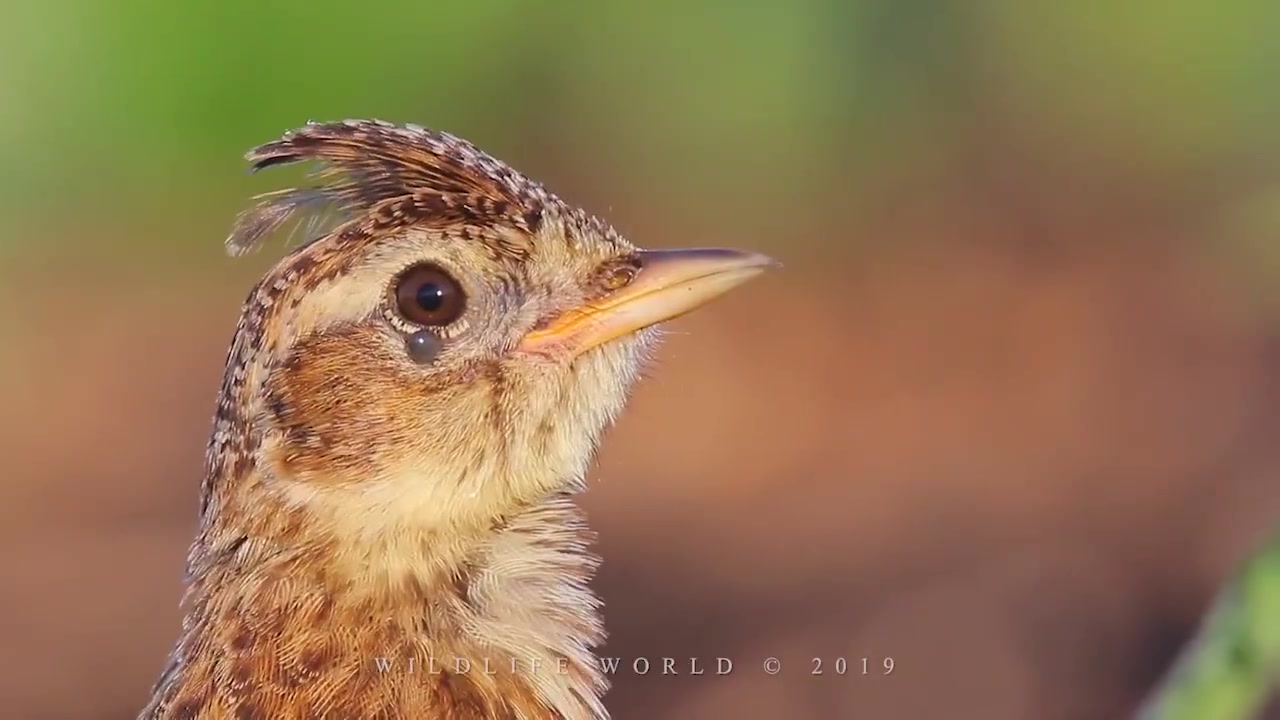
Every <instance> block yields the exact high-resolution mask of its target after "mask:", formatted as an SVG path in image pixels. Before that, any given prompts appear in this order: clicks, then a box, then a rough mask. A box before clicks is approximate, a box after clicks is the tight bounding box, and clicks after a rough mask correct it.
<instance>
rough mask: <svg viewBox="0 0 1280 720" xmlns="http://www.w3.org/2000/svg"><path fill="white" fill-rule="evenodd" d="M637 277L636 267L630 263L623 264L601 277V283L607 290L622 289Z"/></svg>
mask: <svg viewBox="0 0 1280 720" xmlns="http://www.w3.org/2000/svg"><path fill="white" fill-rule="evenodd" d="M635 279H636V268H634V267H631V266H629V265H623V266H620V267H616V268H613V269H611V270H609V271H608V272H606V273H605V274H604V276H603V277H601V278H600V285H601V286H602V287H603V288H604V289H605V290H608V291H610V292H612V291H614V290H621V289H622V288H624V287H626V286H628V285H630V284H631V281H632V280H635Z"/></svg>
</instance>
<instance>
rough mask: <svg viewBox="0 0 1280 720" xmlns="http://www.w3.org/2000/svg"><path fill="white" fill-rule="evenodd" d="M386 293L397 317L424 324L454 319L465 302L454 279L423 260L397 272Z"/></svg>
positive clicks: (459, 314)
mask: <svg viewBox="0 0 1280 720" xmlns="http://www.w3.org/2000/svg"><path fill="white" fill-rule="evenodd" d="M390 293H391V301H392V302H394V303H395V308H396V310H397V311H398V312H399V314H400V316H401V317H403V318H404V319H405V320H407V321H409V322H410V323H412V324H414V325H421V326H425V327H444V326H446V325H449V324H450V323H453V322H455V321H457V319H458V318H459V317H461V316H462V311H463V310H464V309H465V308H466V304H467V298H466V296H465V295H464V294H463V292H462V288H461V287H460V286H459V285H458V281H457V280H455V279H454V278H453V277H452V276H451V275H449V274H448V273H447V272H445V271H444V270H443V269H442V268H440V267H437V266H435V265H431V264H427V263H423V264H421V265H416V266H414V267H411V268H409V269H408V270H406V271H404V272H403V273H401V275H400V276H399V277H398V278H396V282H395V284H394V285H392V286H391V288H390Z"/></svg>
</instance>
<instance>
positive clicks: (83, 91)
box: [0, 0, 1280, 720]
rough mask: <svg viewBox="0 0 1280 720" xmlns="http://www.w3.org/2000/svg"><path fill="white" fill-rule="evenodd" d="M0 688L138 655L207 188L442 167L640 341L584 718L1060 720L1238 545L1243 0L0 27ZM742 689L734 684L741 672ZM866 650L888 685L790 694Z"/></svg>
mask: <svg viewBox="0 0 1280 720" xmlns="http://www.w3.org/2000/svg"><path fill="white" fill-rule="evenodd" d="M0 19H2V22H0V320H3V323H4V325H3V326H4V328H5V329H6V333H5V338H4V340H3V341H0V389H3V390H4V395H3V397H4V398H5V402H4V403H3V408H4V409H3V410H0V457H3V458H4V459H5V460H6V461H7V462H6V465H5V469H4V475H3V480H4V482H3V486H2V489H0V520H2V522H0V563H3V567H4V568H5V569H6V570H5V573H6V575H7V578H6V581H5V587H6V590H5V592H4V593H3V595H0V628H3V629H4V632H3V635H4V637H5V642H4V643H0V696H3V697H4V698H6V705H7V707H8V708H9V709H8V713H9V714H10V716H12V717H22V718H102V719H104V720H106V719H114V718H128V717H133V713H135V712H136V711H137V709H138V708H139V707H140V706H141V703H142V702H143V701H144V698H145V696H146V693H147V691H148V689H149V687H150V684H151V682H153V681H154V679H155V677H156V676H157V674H158V673H159V671H160V669H161V668H162V666H163V662H164V656H165V653H166V652H167V651H168V649H169V647H170V643H171V642H172V640H173V638H174V637H176V633H177V627H178V626H177V623H178V610H177V601H178V598H179V594H180V586H179V578H180V575H181V568H182V558H183V555H184V553H185V548H186V543H187V542H189V540H190V537H191V533H192V531H193V529H194V523H195V509H196V492H197V486H198V476H199V471H200V464H201V459H202V448H203V442H204V439H205V437H206V436H207V432H208V427H209V426H208V423H209V420H208V418H209V414H210V412H211V410H212V407H213V399H214V398H213V395H214V392H215V391H216V388H217V383H218V378H219V375H220V372H221V362H222V360H223V357H224V353H225V345H226V342H227V341H228V339H229V338H230V334H231V330H232V327H233V326H234V322H235V317H236V313H237V312H238V307H239V303H240V301H241V299H242V298H243V296H244V294H245V292H247V288H248V286H249V284H250V283H251V282H252V280H253V279H254V278H255V277H256V276H257V275H258V274H259V273H261V272H262V271H263V270H264V269H265V268H266V267H267V266H268V265H269V263H271V262H272V260H273V258H274V257H275V256H276V253H278V251H279V248H278V246H276V247H273V248H271V249H269V250H268V251H266V252H263V253H258V254H255V255H252V256H250V257H249V258H247V259H242V260H237V261H232V260H230V259H228V258H226V256H225V254H224V252H223V248H222V240H223V238H224V237H225V233H226V232H227V230H228V229H229V227H230V223H231V220H232V218H233V217H234V215H235V213H236V212H238V211H239V210H240V209H242V208H244V207H245V206H246V205H247V203H248V198H249V197H250V196H251V195H252V194H255V193H258V192H263V191H266V190H270V189H274V188H277V187H281V186H283V184H284V183H285V182H287V181H288V180H289V179H290V177H291V176H290V175H289V174H288V172H287V171H284V172H272V173H265V174H263V175H262V176H255V177H250V176H248V175H247V174H246V173H245V169H246V166H245V163H244V161H243V159H242V154H243V153H244V152H245V151H246V150H247V149H249V148H250V147H251V146H253V145H256V144H259V143H262V142H266V141H268V140H271V139H274V138H275V137H277V136H278V135H280V134H281V133H282V132H283V131H285V130H287V129H289V128H291V127H295V126H298V125H301V124H302V123H304V122H306V121H307V120H309V119H315V120H334V119H342V118H347V117H377V118H382V119H386V120H391V121H396V122H415V123H419V124H423V125H426V126H428V127H433V128H437V129H443V130H448V131H450V132H453V133H455V134H458V135H461V136H463V137H466V138H468V139H470V140H472V141H473V142H475V143H476V144H478V145H479V146H481V147H483V148H485V149H487V150H488V151H490V152H491V153H492V154H494V155H496V156H497V157H500V158H502V159H504V160H507V161H508V162H510V163H511V164H513V165H514V166H516V167H518V168H520V169H521V170H523V171H525V172H526V173H527V174H529V175H531V176H533V177H535V178H537V179H540V180H542V181H543V182H544V183H545V184H547V185H548V186H550V187H551V188H552V189H554V190H556V191H557V192H559V193H560V194H561V195H563V196H564V197H566V199H568V200H570V201H572V202H575V203H578V204H581V205H583V206H585V207H587V208H588V209H590V210H591V211H593V212H596V213H598V214H600V215H602V216H604V217H606V218H608V219H609V220H610V221H611V222H613V223H614V224H615V225H616V226H617V227H618V228H619V229H620V230H621V231H622V232H624V233H625V234H627V235H628V236H629V237H630V238H631V239H633V240H634V241H635V242H637V243H638V244H640V245H647V246H677V245H704V244H706V245H734V246H742V247H749V248H754V249H758V250H762V251H766V252H769V253H771V254H774V255H776V256H777V257H779V258H781V259H782V260H783V261H784V262H785V263H786V266H787V270H786V272H785V273H781V274H779V275H778V276H777V277H774V278H769V279H767V280H766V281H762V282H761V283H760V284H759V285H752V286H750V287H749V289H748V290H744V291H743V292H742V294H741V295H735V296H733V297H731V298H728V299H726V300H724V301H722V302H721V303H720V304H718V305H717V306H716V307H715V309H714V310H708V311H706V312H704V313H702V314H700V315H698V316H695V317H691V318H689V319H688V320H682V321H680V323H679V326H678V328H677V329H678V330H680V331H681V332H679V333H678V334H677V335H676V336H675V337H674V338H673V339H672V340H671V341H670V342H669V343H668V346H667V348H666V350H665V351H664V352H663V353H662V359H661V362H660V365H659V367H658V368H657V369H656V370H655V371H654V372H653V373H652V375H653V377H652V378H651V379H650V380H649V381H647V382H646V383H645V384H644V385H643V386H642V387H641V388H640V390H639V392H638V393H637V396H636V398H635V401H634V402H633V406H632V409H631V411H630V412H628V413H627V415H626V417H624V419H623V421H622V423H621V425H620V427H619V428H617V429H616V431H614V432H613V433H612V434H611V436H610V437H609V439H608V440H607V441H606V445H605V448H604V450H603V452H602V456H601V459H600V467H599V468H598V471H597V472H596V473H595V476H596V477H598V478H599V479H600V480H601V482H599V483H597V484H596V485H595V486H594V487H593V489H592V491H591V492H589V493H588V494H587V496H586V497H585V498H584V503H585V504H586V506H587V507H588V510H589V512H590V514H591V518H592V523H593V525H594V527H595V528H596V529H597V530H598V531H599V532H600V533H601V542H600V546H599V550H600V551H601V552H602V554H604V555H605V557H606V562H605V565H604V567H603V569H602V571H601V576H600V582H599V585H598V586H599V588H600V589H601V591H602V593H603V594H604V596H605V599H606V602H607V603H608V606H607V607H608V612H607V616H606V617H607V621H608V624H609V627H610V629H611V633H612V635H611V636H612V640H611V642H610V646H609V648H608V650H607V652H608V653H610V654H617V655H622V656H626V657H634V656H640V655H645V656H648V657H663V656H676V657H689V656H692V655H698V656H710V657H714V656H729V657H733V658H735V664H737V666H738V667H740V668H742V670H741V671H739V672H735V673H734V674H731V675H730V676H727V677H723V678H708V677H701V678H697V677H694V678H689V677H682V678H669V677H668V678H664V677H655V676H649V677H639V676H622V677H619V678H617V681H616V688H615V690H614V691H613V692H612V693H611V694H610V696H609V698H608V704H609V705H610V707H611V708H612V710H613V712H614V714H615V717H617V718H621V719H623V720H625V719H626V718H635V717H645V718H654V717H663V718H666V717H671V718H685V717H719V716H729V717H744V718H746V717H761V718H769V717H815V718H826V717H847V716H855V715H856V716H858V717H886V718H932V717H937V716H939V715H940V714H944V713H945V714H946V715H947V716H948V717H955V718H963V717H974V718H983V719H985V720H1000V719H1001V718H1030V717H1035V718H1045V719H1047V720H1052V719H1054V718H1099V717H1121V716H1123V715H1124V714H1125V713H1127V712H1129V711H1130V710H1131V709H1132V708H1133V707H1135V706H1136V704H1137V702H1138V700H1139V699H1140V698H1141V696H1142V694H1143V693H1144V692H1145V691H1146V689H1147V688H1148V687H1150V685H1151V684H1152V683H1153V682H1154V681H1155V680H1156V679H1157V678H1158V677H1159V676H1160V675H1161V673H1162V672H1163V671H1164V669H1165V668H1166V667H1167V665H1168V663H1169V662H1170V659H1171V658H1172V657H1173V654H1174V653H1175V652H1176V650H1177V648H1178V647H1179V646H1180V644H1181V643H1182V642H1183V641H1184V640H1185V639H1186V637H1187V635H1188V633H1190V632H1191V630H1192V628H1193V627H1194V625H1195V622H1196V620H1197V618H1198V616H1199V613H1200V612H1201V611H1202V610H1203V608H1204V605H1205V603H1206V602H1207V601H1208V599H1209V597H1210V595H1211V593H1212V592H1213V589H1214V587H1215V586H1216V584H1217V583H1218V582H1219V581H1220V580H1221V579H1222V577H1223V576H1224V574H1225V573H1226V572H1228V570H1229V569H1230V568H1231V567H1232V566H1233V565H1234V564H1235V563H1237V562H1238V561H1239V560H1240V558H1242V557H1243V556H1244V555H1245V554H1246V553H1247V552H1248V550H1249V549H1250V548H1251V547H1253V546H1255V545H1257V544H1258V543H1259V542H1260V541H1261V539H1262V538H1263V537H1264V536H1265V535H1266V532H1267V530H1268V529H1269V528H1270V527H1271V526H1272V525H1273V524H1274V522H1275V520H1276V518H1277V517H1280V485H1278V484H1277V483H1276V480H1275V478H1276V477H1278V475H1277V473H1276V471H1277V470H1280V447H1277V446H1276V445H1275V443H1274V441H1273V439H1274V438H1275V437H1276V431H1277V430H1280V383H1277V382H1276V378H1277V377H1280V374H1278V373H1280V289H1278V287H1280V285H1278V281H1280V244H1278V243H1277V242H1276V238H1277V235H1278V234H1280V83H1277V82H1276V78H1275V75H1276V70H1277V68H1280V4H1277V3H1275V2H1274V1H1271V0H1226V1H1223V2H1217V3H1206V2H1192V1H1190V0H1163V1H1160V2H1157V1H1156V0H1130V1H1125V2H1115V3H1109V4H1103V3H1084V2H1081V3H1065V2H1058V3H1053V2H1017V1H1015V0H975V1H967V2H966V1H963V0H932V1H926V0H847V1H846V2H831V1H830V0H828V1H827V2H818V1H817V0H792V1H791V2H736V3H731V2H704V3H697V4H678V3H673V2H649V3H639V2H636V3H629V4H627V3H612V4H608V3H599V4H589V3H567V2H566V3H534V2H528V1H520V0H477V1H476V2H470V3H464V2H434V3H432V2H376V1H374V2H365V3H350V2H334V1H332V0H310V1H309V2H305V3H303V2H272V1H264V2H248V1H247V0H229V1H224V2H218V3H187V4H177V3H162V2H139V1H130V2H122V3H118V4H114V5H113V4H108V3H106V2H95V1H93V0H64V1H62V2H51V3H45V4H36V3H19V4H10V6H8V7H6V8H5V9H4V10H3V11H0ZM768 656H779V657H782V658H783V659H784V662H785V663H786V664H785V665H784V667H785V668H788V669H789V671H787V670H784V672H783V673H781V674H780V675H778V676H775V677H764V676H762V675H761V674H760V673H759V672H755V671H754V668H755V667H756V665H757V664H758V661H759V660H760V659H762V658H764V657H768ZM815 656H821V657H824V658H828V659H832V660H833V659H834V658H835V657H847V658H849V661H850V665H851V666H852V665H853V664H854V660H855V658H856V659H860V658H862V657H870V658H871V659H872V664H873V665H874V664H875V662H876V660H877V659H878V658H883V657H886V656H891V657H893V658H894V659H895V663H896V670H895V673H894V674H893V675H892V676H890V677H888V678H885V677H872V676H867V677H862V676H857V677H855V676H848V677H843V678H838V677H833V676H831V675H827V676H823V677H813V676H810V675H808V674H807V668H808V667H809V666H810V663H809V662H808V659H809V658H811V657H815Z"/></svg>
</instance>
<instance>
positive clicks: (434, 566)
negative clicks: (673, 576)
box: [141, 481, 608, 720]
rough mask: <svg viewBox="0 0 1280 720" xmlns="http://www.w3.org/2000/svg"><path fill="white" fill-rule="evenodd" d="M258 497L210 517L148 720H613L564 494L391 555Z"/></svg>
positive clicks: (396, 546)
mask: <svg viewBox="0 0 1280 720" xmlns="http://www.w3.org/2000/svg"><path fill="white" fill-rule="evenodd" d="M248 485H250V486H252V485H255V483H253V482H252V481H250V482H249V483H248ZM259 487H261V486H259ZM246 489H247V488H246ZM262 495H263V493H254V492H242V493H238V494H237V496H238V497H241V498H244V501H243V502H244V503H245V504H244V505H243V506H239V507H236V506H227V507H223V508H221V509H220V512H219V513H218V514H217V515H214V516H212V517H209V518H207V519H206V522H205V526H204V527H203V528H202V532H201V535H200V537H199V539H198V540H197V542H196V544H195V545H194V546H193V548H192V554H191V562H190V584H189V587H188V592H187V597H186V600H185V601H184V604H185V606H186V608H187V614H186V617H185V619H184V621H183V633H182V637H181V640H180V641H179V643H178V645H177V647H176V649H175V650H174V653H173V656H172V658H171V661H170V666H169V668H168V669H167V670H166V671H165V673H164V675H163V676H162V678H161V680H160V682H159V683H158V684H157V686H156V689H155V692H154V696H153V698H152V701H151V703H150V705H149V706H148V707H147V709H146V710H144V712H143V713H142V715H141V717H142V718H180V717H189V718H214V717H217V718H222V717H276V716H292V715H293V714H294V713H295V712H299V711H303V710H305V711H307V712H309V713H311V714H315V715H319V716H323V717H423V718H435V717H440V718H457V719H458V720H461V719H463V718H477V719H478V718H513V719H515V718H540V717H548V716H551V717H559V718H563V719H564V720H578V719H582V720H602V719H605V718H607V717H608V714H607V712H606V711H605V709H604V707H603V705H602V704H601V701H600V695H601V694H602V693H603V691H604V690H605V688H606V685H607V683H606V681H605V679H604V677H603V675H602V673H601V672H600V668H599V664H598V662H597V660H596V658H595V656H594V654H593V652H592V648H593V647H594V646H595V645H597V644H598V643H600V642H601V641H602V640H603V635H604V632H603V628H602V625H601V622H600V619H599V614H598V606H599V603H598V601H597V599H596V598H595V596H594V595H593V594H592V593H591V591H590V590H589V588H588V586H587V583H588V581H589V579H590V577H591V576H592V574H593V573H594V570H595V566H596V559H595V558H594V557H593V556H591V555H590V554H589V553H588V552H587V546H588V544H589V542H590V540H591V538H590V534H589V532H588V531H587V530H586V528H585V525H584V523H583V521H582V516H581V513H580V511H579V510H578V509H577V508H576V507H575V506H574V504H573V503H572V502H571V500H570V499H569V497H568V494H567V493H561V494H556V495H553V496H550V497H548V498H544V499H543V500H541V501H539V502H536V503H533V504H531V505H529V506H527V507H525V508H524V509H522V510H520V511H518V512H514V513H512V514H511V515H510V516H509V517H508V518H506V519H505V520H504V519H500V520H497V521H495V522H494V523H493V524H492V525H491V526H490V527H487V528H477V529H473V530H472V531H468V532H464V531H451V532H449V533H447V534H445V533H441V532H426V531H423V532H402V533H396V534H395V537H394V538H390V539H387V540H385V541H382V542H369V541H368V538H365V539H362V540H361V541H360V542H355V541H353V540H352V539H351V538H349V537H343V536H342V535H341V534H340V533H336V532H335V531H334V528H333V525H332V523H328V522H324V521H322V520H321V519H320V518H318V517H316V516H315V511H314V509H312V508H307V507H303V506H289V505H286V504H282V503H273V502H268V501H266V500H267V498H264V497H262Z"/></svg>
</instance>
